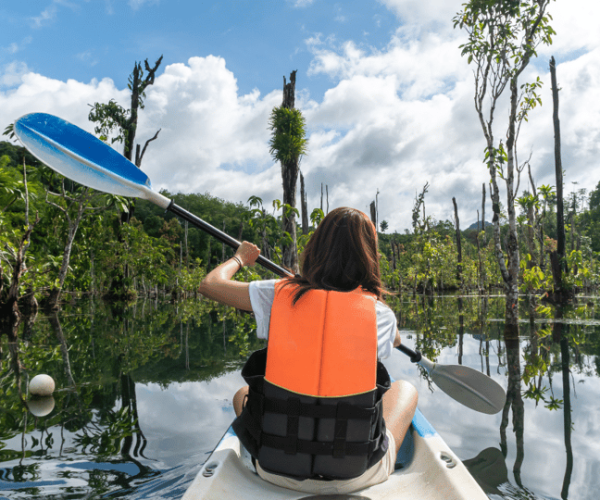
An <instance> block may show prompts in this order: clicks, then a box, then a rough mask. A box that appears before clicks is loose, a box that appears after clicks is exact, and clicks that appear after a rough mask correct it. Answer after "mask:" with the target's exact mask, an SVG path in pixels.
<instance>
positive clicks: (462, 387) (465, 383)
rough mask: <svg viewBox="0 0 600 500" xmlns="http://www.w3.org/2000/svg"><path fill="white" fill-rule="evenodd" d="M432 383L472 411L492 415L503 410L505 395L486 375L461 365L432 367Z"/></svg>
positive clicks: (498, 385)
mask: <svg viewBox="0 0 600 500" xmlns="http://www.w3.org/2000/svg"><path fill="white" fill-rule="evenodd" d="M429 374H430V375H431V379H432V380H433V382H434V383H435V384H436V385H437V386H438V387H439V388H440V389H441V390H442V391H444V392H445V393H446V394H448V396H450V397H451V398H453V399H455V400H456V401H458V402H459V403H462V404H463V405H465V406H466V407H468V408H471V409H472V410H475V411H478V412H481V413H487V414H488V415H494V414H495V413H498V412H499V411H500V410H502V408H504V403H505V401H506V393H505V391H504V389H503V388H502V386H501V385H500V384H498V383H497V382H496V381H495V380H493V379H491V378H490V377H488V376H487V375H485V374H483V373H481V372H479V371H477V370H474V369H473V368H469V367H468V366H461V365H450V366H445V365H434V366H433V369H432V370H431V371H430V372H429Z"/></svg>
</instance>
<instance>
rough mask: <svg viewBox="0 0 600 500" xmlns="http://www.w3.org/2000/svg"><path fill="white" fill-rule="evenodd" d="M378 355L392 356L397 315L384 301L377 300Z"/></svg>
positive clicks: (381, 356) (380, 357)
mask: <svg viewBox="0 0 600 500" xmlns="http://www.w3.org/2000/svg"><path fill="white" fill-rule="evenodd" d="M375 311H376V312H377V357H378V358H379V359H385V358H388V357H389V356H391V354H392V349H393V348H394V340H395V338H396V330H397V329H398V327H397V326H396V315H395V314H394V311H392V310H391V309H390V308H389V307H388V306H386V305H385V304H384V303H382V302H379V301H377V305H376V306H375Z"/></svg>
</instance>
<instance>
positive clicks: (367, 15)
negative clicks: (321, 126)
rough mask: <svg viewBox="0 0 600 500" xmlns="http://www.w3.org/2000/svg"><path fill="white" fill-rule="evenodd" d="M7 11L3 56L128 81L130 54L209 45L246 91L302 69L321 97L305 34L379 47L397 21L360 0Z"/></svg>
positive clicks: (54, 73) (77, 0)
mask: <svg viewBox="0 0 600 500" xmlns="http://www.w3.org/2000/svg"><path fill="white" fill-rule="evenodd" d="M0 17H2V18H3V19H4V20H5V22H4V23H3V33H2V35H1V36H2V38H3V40H2V42H3V44H2V49H3V51H2V55H1V59H0V61H1V62H4V63H6V62H9V61H11V60H12V59H13V58H14V57H15V56H16V57H17V58H18V59H19V60H24V61H25V62H26V63H27V66H28V68H29V69H30V70H32V71H35V72H39V73H41V74H43V75H45V76H47V77H49V78H54V79H59V80H66V79H68V78H73V79H76V80H79V81H82V82H86V81H89V80H91V79H92V78H97V79H101V78H104V77H109V78H111V79H112V80H113V81H114V82H115V85H116V86H117V87H118V88H123V87H124V86H125V85H126V84H127V77H128V75H129V74H130V73H131V69H132V66H133V61H136V60H141V59H142V60H143V59H146V58H148V59H149V60H150V62H153V61H155V60H156V59H158V57H159V56H160V55H161V54H162V55H163V56H164V60H163V62H164V64H165V65H166V64H170V63H172V62H180V61H187V60H188V59H189V58H190V57H193V56H206V55H209V54H212V55H214V56H220V57H222V58H224V59H225V60H226V61H227V67H228V69H229V70H231V71H232V72H233V73H234V74H235V75H236V78H237V81H238V86H239V90H240V92H241V93H244V94H245V93H248V92H250V91H252V90H253V89H254V88H257V89H259V90H260V91H261V92H268V91H270V90H272V89H273V88H276V87H277V86H279V85H280V84H281V81H282V76H283V75H289V73H290V71H292V70H294V69H297V70H299V75H298V76H299V77H301V78H302V80H303V81H304V83H303V84H302V83H301V82H299V86H302V87H309V88H310V91H311V96H313V97H314V98H322V94H323V93H324V92H325V90H327V88H328V87H329V86H330V85H331V81H330V79H328V78H327V77H326V76H323V75H311V76H310V77H307V76H306V75H302V74H301V73H300V71H301V70H302V69H306V68H308V66H309V65H310V61H311V59H312V55H311V53H310V52H309V49H308V48H307V44H306V40H307V39H309V38H312V37H316V36H324V37H331V38H334V39H336V40H340V41H341V40H354V41H356V42H357V43H359V44H363V45H365V46H368V47H375V48H377V49H382V48H385V46H386V45H387V43H388V42H389V39H390V36H391V35H392V34H393V32H394V31H395V29H396V27H397V20H396V18H395V16H394V15H393V13H391V12H390V11H389V10H388V9H387V8H386V7H385V6H384V5H383V4H381V3H378V2H365V1H362V0H360V1H359V0H346V1H344V2H323V1H316V2H314V1H313V2H309V1H304V2H302V1H300V2H292V1H285V0H237V1H236V0H233V1H232V0H229V1H218V2H215V1H194V0H169V1H166V0H162V2H159V1H157V0H137V1H135V0H134V1H117V0H113V1H110V0H105V1H99V0H95V1H81V0H64V1H63V0H60V1H30V2H11V3H10V4H8V5H5V6H4V7H3V8H0ZM6 21H7V22H6ZM7 49H8V50H7Z"/></svg>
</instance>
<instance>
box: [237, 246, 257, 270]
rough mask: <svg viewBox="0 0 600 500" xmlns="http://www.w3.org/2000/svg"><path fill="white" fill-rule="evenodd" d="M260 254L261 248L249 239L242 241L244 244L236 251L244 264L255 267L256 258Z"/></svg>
mask: <svg viewBox="0 0 600 500" xmlns="http://www.w3.org/2000/svg"><path fill="white" fill-rule="evenodd" d="M259 255H260V249H259V248H258V247H257V246H256V245H255V244H254V243H250V242H249V241H242V244H241V245H240V246H239V247H238V249H237V251H236V252H235V256H236V257H237V258H238V259H240V261H241V263H242V266H244V267H245V266H249V267H253V266H254V264H256V259H258V256H259Z"/></svg>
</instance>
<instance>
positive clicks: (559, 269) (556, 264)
mask: <svg viewBox="0 0 600 500" xmlns="http://www.w3.org/2000/svg"><path fill="white" fill-rule="evenodd" d="M550 76H551V79H552V103H553V114H552V118H553V122H554V169H555V175H556V242H557V246H556V250H555V251H554V252H552V253H551V254H550V264H551V266H552V275H553V278H554V294H553V297H552V299H553V300H554V301H556V302H558V303H564V302H566V300H567V299H568V294H567V291H566V290H565V289H564V287H563V275H564V274H565V273H566V272H568V269H567V264H566V248H565V247H566V237H565V216H564V202H563V176H562V174H563V168H562V160H561V152H560V150H561V146H560V120H559V118H558V85H557V81H556V62H555V60H554V57H551V58H550Z"/></svg>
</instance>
